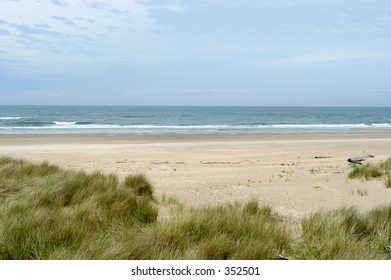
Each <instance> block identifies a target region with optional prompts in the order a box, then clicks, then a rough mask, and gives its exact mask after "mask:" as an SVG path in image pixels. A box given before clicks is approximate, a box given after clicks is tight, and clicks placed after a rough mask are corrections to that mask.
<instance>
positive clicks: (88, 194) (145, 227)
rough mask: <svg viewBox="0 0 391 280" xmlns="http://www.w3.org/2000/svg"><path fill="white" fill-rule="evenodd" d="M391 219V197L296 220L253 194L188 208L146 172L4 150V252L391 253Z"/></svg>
mask: <svg viewBox="0 0 391 280" xmlns="http://www.w3.org/2000/svg"><path fill="white" fill-rule="evenodd" d="M159 207H167V208H170V209H171V216H170V218H168V219H164V220H158V219H157V217H158V208H159ZM390 221H391V205H389V206H384V207H382V208H379V209H375V210H372V211H370V212H368V213H365V214H359V213H358V212H357V211H356V210H355V209H353V208H345V209H339V210H335V211H331V212H318V213H315V214H313V215H312V216H310V217H307V218H305V219H303V220H302V221H299V222H297V221H293V220H289V219H288V218H286V217H281V216H279V215H277V214H276V213H274V211H273V209H271V208H270V207H260V206H259V205H258V203H257V202H256V201H250V202H248V203H235V204H228V205H222V206H216V207H209V208H197V209H188V208H186V207H183V206H182V205H180V204H179V203H178V202H177V201H176V200H175V199H173V198H163V199H161V200H159V199H157V198H155V197H154V196H153V188H152V186H151V184H150V183H149V182H148V180H147V179H146V178H145V177H144V176H142V175H129V176H128V177H126V178H125V180H123V181H120V180H119V179H118V178H117V176H116V175H114V174H109V175H105V174H102V173H99V172H95V173H92V174H86V173H84V172H77V171H70V170H62V169H60V168H59V167H57V166H53V165H50V164H48V163H42V164H33V163H30V162H26V161H23V160H16V159H12V158H8V157H2V158H0V259H273V258H275V257H276V256H278V255H284V256H286V257H288V258H290V259H390V258H391V254H390V253H389V252H387V250H385V247H386V246H388V245H391V222H390Z"/></svg>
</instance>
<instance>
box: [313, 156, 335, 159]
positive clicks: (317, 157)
mask: <svg viewBox="0 0 391 280" xmlns="http://www.w3.org/2000/svg"><path fill="white" fill-rule="evenodd" d="M315 158H316V159H319V158H331V156H316V157H315Z"/></svg>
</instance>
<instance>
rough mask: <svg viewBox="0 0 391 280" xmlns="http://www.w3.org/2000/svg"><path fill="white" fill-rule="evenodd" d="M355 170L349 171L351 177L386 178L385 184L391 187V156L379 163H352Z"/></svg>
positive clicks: (366, 178)
mask: <svg viewBox="0 0 391 280" xmlns="http://www.w3.org/2000/svg"><path fill="white" fill-rule="evenodd" d="M352 167H353V170H352V171H351V172H350V173H349V178H350V179H353V178H364V179H365V180H370V179H372V178H380V177H384V178H385V185H386V187H387V188H391V179H390V178H391V175H390V172H391V158H389V159H387V160H385V161H382V162H380V163H377V164H370V163H367V164H365V165H358V164H353V165H352Z"/></svg>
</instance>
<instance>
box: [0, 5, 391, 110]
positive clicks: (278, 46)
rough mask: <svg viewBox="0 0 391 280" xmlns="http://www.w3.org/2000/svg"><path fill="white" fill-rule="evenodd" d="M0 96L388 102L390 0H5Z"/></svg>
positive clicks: (61, 101) (23, 100) (10, 100)
mask: <svg viewBox="0 0 391 280" xmlns="http://www.w3.org/2000/svg"><path fill="white" fill-rule="evenodd" d="M0 105H177V106H181V105H207V106H232V105H240V106H391V1H389V0H383V1H381V0H378V1H377V0H316V1H315V0H290V1H289V0H257V1H256V0H242V1H241V0H236V1H234V0H194V1H191V0H186V1H185V0H161V1H157V0H111V1H108V0H107V1H106V0H101V1H95V0H0Z"/></svg>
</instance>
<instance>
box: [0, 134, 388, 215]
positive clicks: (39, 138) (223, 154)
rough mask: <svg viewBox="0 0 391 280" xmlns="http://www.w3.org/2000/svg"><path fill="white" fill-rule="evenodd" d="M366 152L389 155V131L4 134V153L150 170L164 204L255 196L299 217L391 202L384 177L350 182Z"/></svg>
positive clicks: (107, 168) (75, 165)
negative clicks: (356, 159) (354, 164)
mask: <svg viewBox="0 0 391 280" xmlns="http://www.w3.org/2000/svg"><path fill="white" fill-rule="evenodd" d="M367 153H370V154H373V155H375V158H373V159H370V160H368V162H373V163H376V162H379V161H381V160H385V159H387V158H388V157H391V134H390V133H368V134H363V133H352V134H257V135H144V136H137V135H1V136H0V155H8V156H13V157H15V158H23V159H28V160H32V161H34V162H41V161H44V160H45V161H49V162H50V163H54V164H57V165H60V166H62V167H65V168H71V169H83V170H86V171H87V172H92V171H95V170H99V171H103V172H105V173H111V172H114V173H117V174H118V175H119V176H120V177H121V178H123V177H124V176H126V175H128V174H135V173H144V174H145V175H147V177H148V178H149V179H150V180H151V182H152V183H153V185H154V187H155V193H156V197H157V198H158V199H159V198H162V196H163V195H166V196H175V197H177V198H178V199H179V200H180V201H181V202H183V203H184V204H186V205H189V206H204V205H215V204H220V203H225V202H233V201H245V200H249V199H256V200H258V201H259V202H260V203H261V204H266V205H271V206H273V207H274V209H276V210H277V211H279V212H280V213H283V214H288V215H293V216H298V217H300V216H302V215H304V214H308V213H310V212H312V211H316V210H320V209H334V208H337V207H340V206H350V205H354V206H356V207H358V208H359V209H361V210H367V209H370V208H372V207H374V206H378V205H381V204H386V203H390V202H391V189H387V188H386V187H385V186H384V182H383V180H380V179H379V180H372V181H362V180H350V179H348V173H349V170H350V167H349V164H348V162H347V158H348V157H351V156H360V155H364V154H367ZM316 157H320V158H316ZM360 193H361V194H360Z"/></svg>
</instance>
